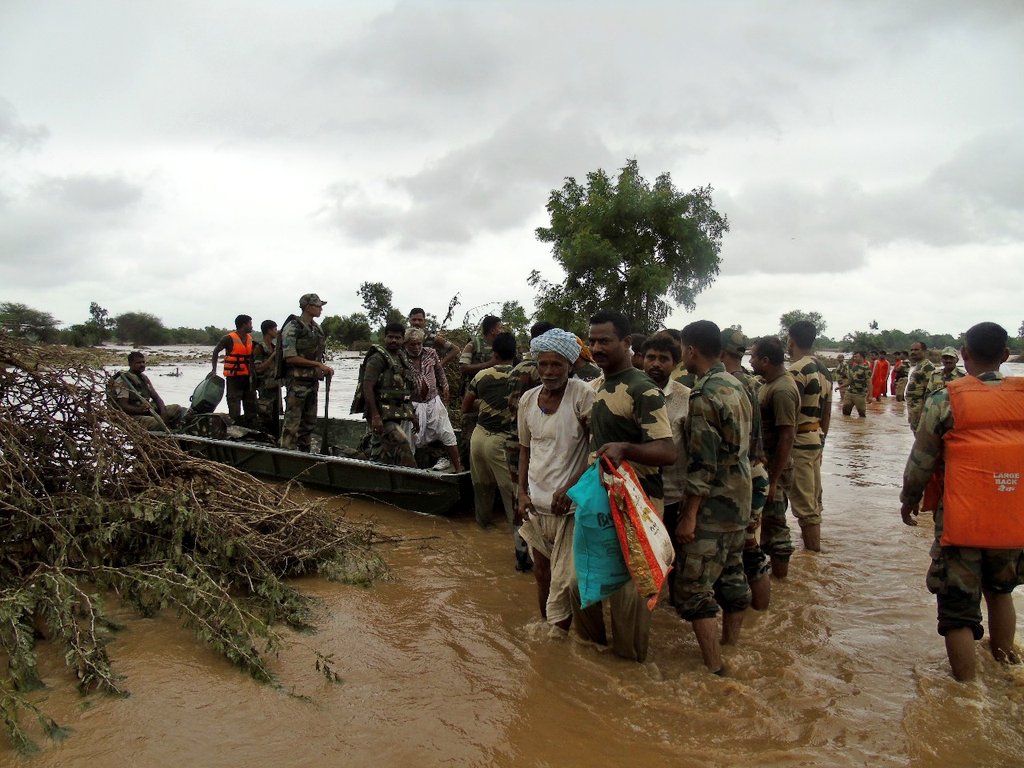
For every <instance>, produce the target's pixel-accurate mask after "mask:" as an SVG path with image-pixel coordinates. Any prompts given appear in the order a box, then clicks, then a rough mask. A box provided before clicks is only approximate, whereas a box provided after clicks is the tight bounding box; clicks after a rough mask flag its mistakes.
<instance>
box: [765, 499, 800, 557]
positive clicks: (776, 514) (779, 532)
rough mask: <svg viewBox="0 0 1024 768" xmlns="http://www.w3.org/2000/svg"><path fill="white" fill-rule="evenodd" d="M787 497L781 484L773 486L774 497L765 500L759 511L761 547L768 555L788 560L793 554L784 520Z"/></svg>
mask: <svg viewBox="0 0 1024 768" xmlns="http://www.w3.org/2000/svg"><path fill="white" fill-rule="evenodd" d="M788 505H789V499H788V497H787V496H786V489H785V488H783V487H782V485H781V484H780V485H778V486H777V487H776V488H775V499H774V500H773V501H766V502H765V505H764V510H763V511H762V513H761V549H763V550H764V552H765V554H767V555H768V556H769V557H774V558H778V559H780V560H789V558H790V557H791V556H792V554H793V540H792V538H790V535H789V523H788V522H787V521H786V507H787V506H788Z"/></svg>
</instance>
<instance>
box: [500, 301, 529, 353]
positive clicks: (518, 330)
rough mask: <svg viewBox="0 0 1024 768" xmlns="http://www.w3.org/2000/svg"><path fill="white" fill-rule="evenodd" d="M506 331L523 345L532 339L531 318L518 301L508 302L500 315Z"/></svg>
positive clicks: (503, 305)
mask: <svg viewBox="0 0 1024 768" xmlns="http://www.w3.org/2000/svg"><path fill="white" fill-rule="evenodd" d="M498 317H500V318H501V322H502V325H504V326H505V330H506V331H508V332H510V333H512V334H513V335H514V336H515V337H516V339H517V340H518V341H519V342H520V343H522V342H524V341H526V342H529V339H530V317H529V315H527V314H526V310H525V309H523V305H522V304H520V303H519V302H518V301H506V302H505V303H504V304H502V305H501V312H499V313H498Z"/></svg>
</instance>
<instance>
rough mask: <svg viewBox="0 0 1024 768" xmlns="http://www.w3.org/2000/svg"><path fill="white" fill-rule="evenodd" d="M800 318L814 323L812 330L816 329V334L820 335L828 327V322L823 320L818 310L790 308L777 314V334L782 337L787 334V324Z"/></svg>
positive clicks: (789, 324)
mask: <svg viewBox="0 0 1024 768" xmlns="http://www.w3.org/2000/svg"><path fill="white" fill-rule="evenodd" d="M800 320H808V321H810V322H811V323H813V324H814V330H815V331H817V335H818V336H822V335H824V333H825V329H826V328H827V327H828V323H826V322H825V318H823V317H822V316H821V313H820V312H804V311H803V310H802V309H791V310H789V312H783V313H782V314H781V315H779V336H780V337H782V338H783V339H784V338H786V336H788V335H789V326H791V325H792V324H793V323H795V322H798V321H800Z"/></svg>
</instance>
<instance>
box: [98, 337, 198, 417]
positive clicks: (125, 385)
mask: <svg viewBox="0 0 1024 768" xmlns="http://www.w3.org/2000/svg"><path fill="white" fill-rule="evenodd" d="M145 370H146V356H145V355H144V354H142V353H141V352H129V353H128V370H127V371H118V372H117V373H115V374H114V376H113V378H111V380H110V384H109V385H108V386H109V391H110V397H111V399H112V400H113V401H114V403H115V404H116V405H117V407H118V408H120V409H121V410H122V411H124V412H125V413H127V414H129V415H130V416H132V417H133V418H134V419H135V420H136V421H138V422H139V423H140V424H142V425H143V426H144V427H145V428H146V429H148V430H149V431H150V432H169V431H170V430H172V429H176V428H177V427H179V426H180V425H181V423H182V422H183V421H184V420H185V417H186V416H187V415H188V411H187V410H186V409H185V408H182V407H181V406H180V405H174V404H172V405H165V404H164V401H163V400H162V399H161V398H160V395H159V394H157V391H156V388H155V387H154V386H153V382H152V381H150V380H149V377H148V376H147V375H146V374H145Z"/></svg>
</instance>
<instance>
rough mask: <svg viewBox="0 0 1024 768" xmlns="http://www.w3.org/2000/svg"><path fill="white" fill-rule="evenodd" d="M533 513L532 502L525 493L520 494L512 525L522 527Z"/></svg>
mask: <svg viewBox="0 0 1024 768" xmlns="http://www.w3.org/2000/svg"><path fill="white" fill-rule="evenodd" d="M534 511H535V510H534V507H533V501H531V500H530V497H529V496H528V495H527V494H525V493H520V494H519V503H518V504H516V514H515V518H514V520H513V523H514V524H515V525H522V524H523V522H524V521H526V520H529V519H530V513H531V512H534Z"/></svg>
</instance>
